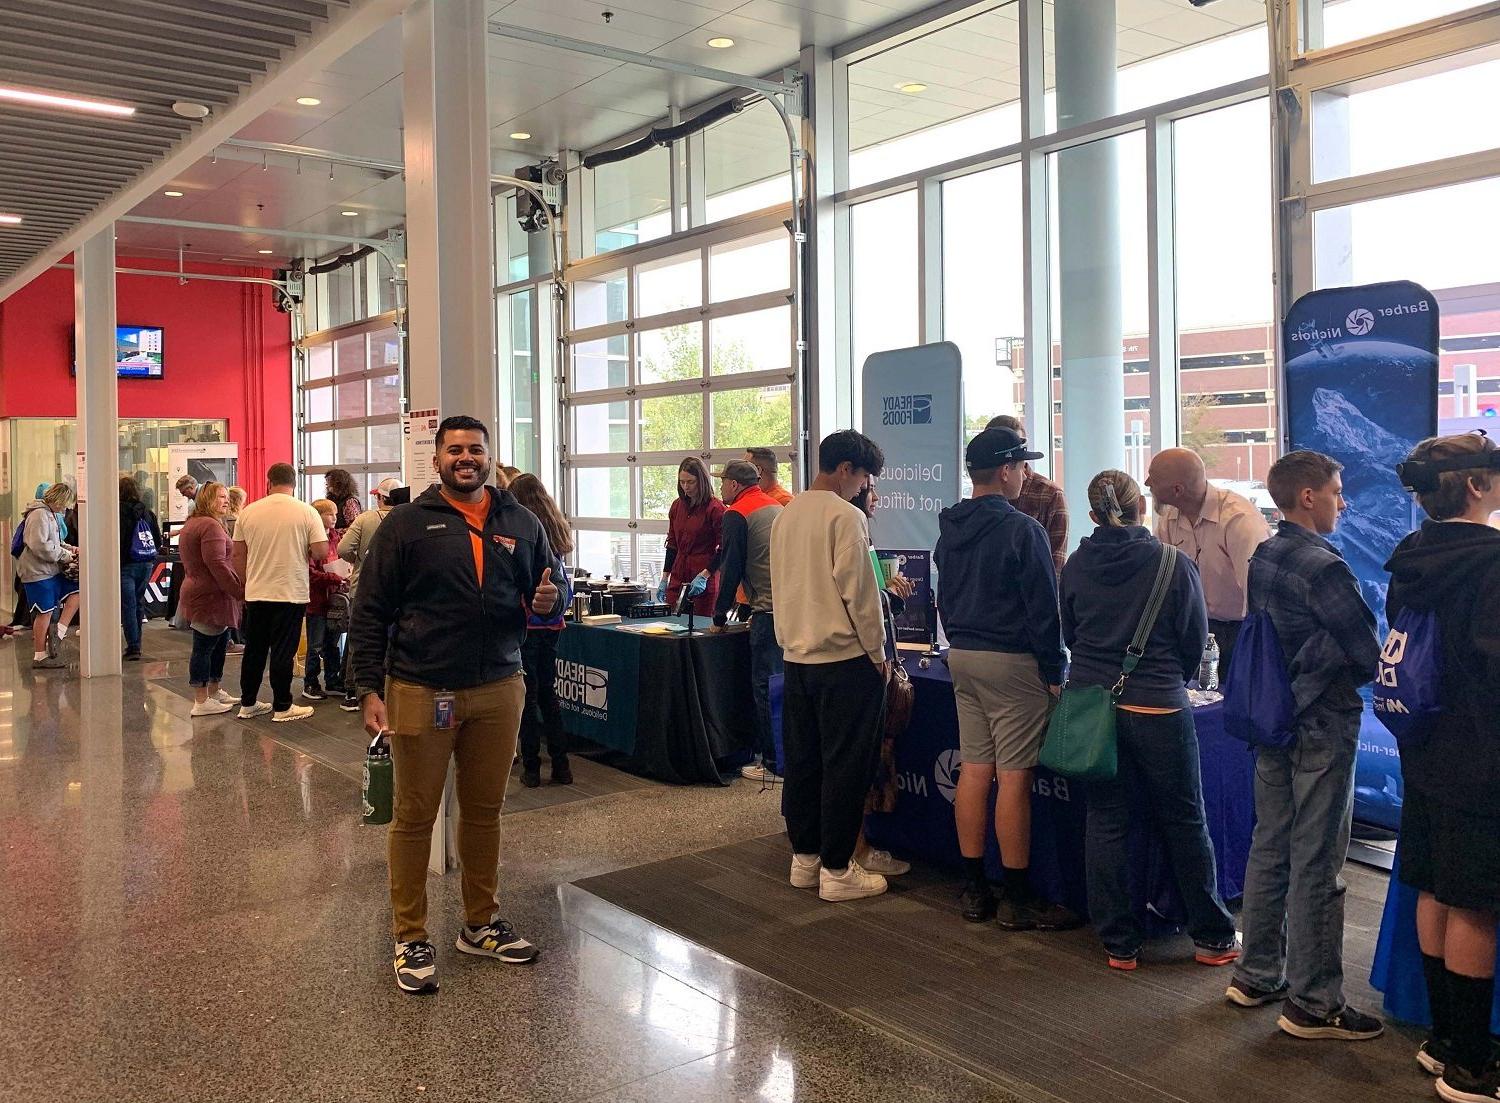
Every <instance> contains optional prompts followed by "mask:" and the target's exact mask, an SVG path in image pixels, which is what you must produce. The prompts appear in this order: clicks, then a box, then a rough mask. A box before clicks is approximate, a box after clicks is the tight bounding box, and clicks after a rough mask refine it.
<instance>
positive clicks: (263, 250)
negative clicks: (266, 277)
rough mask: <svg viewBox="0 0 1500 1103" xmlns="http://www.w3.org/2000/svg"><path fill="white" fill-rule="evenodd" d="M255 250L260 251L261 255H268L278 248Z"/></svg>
mask: <svg viewBox="0 0 1500 1103" xmlns="http://www.w3.org/2000/svg"><path fill="white" fill-rule="evenodd" d="M255 251H256V252H257V253H259V254H260V255H261V256H267V255H268V254H270V253H274V252H275V251H276V250H275V249H257V250H255Z"/></svg>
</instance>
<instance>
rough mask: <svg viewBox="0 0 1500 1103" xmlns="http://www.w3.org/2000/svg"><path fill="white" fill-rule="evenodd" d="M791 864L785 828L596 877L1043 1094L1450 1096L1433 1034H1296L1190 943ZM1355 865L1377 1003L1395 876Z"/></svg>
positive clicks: (773, 968)
mask: <svg viewBox="0 0 1500 1103" xmlns="http://www.w3.org/2000/svg"><path fill="white" fill-rule="evenodd" d="M787 866H788V853H787V849H786V841H785V838H784V837H783V836H780V835H770V836H766V837H764V838H761V839H752V840H749V841H747V842H743V843H736V844H733V845H730V846H724V847H718V848H716V849H713V850H708V851H702V852H699V853H696V854H687V855H683V856H681V857H677V858H671V859H668V860H665V861H661V862H655V863H651V864H649V865H644V866H637V867H635V868H632V869H624V870H620V871H617V872H614V873H609V874H604V875H602V876H599V877H592V878H588V879H586V880H583V881H580V882H578V884H579V887H580V888H583V889H586V890H587V891H589V892H592V893H594V894H595V895H597V896H600V897H602V898H603V899H605V900H608V901H610V902H611V903H614V904H616V905H618V906H620V907H622V908H625V909H626V910H628V911H631V912H633V913H635V914H637V915H639V916H642V917H643V918H646V919H649V920H651V921H652V922H654V923H657V924H659V925H660V926H662V927H665V928H667V929H669V930H671V931H674V932H676V933H678V934H680V935H683V936H685V937H687V938H689V939H692V940H693V941H694V942H697V943H699V944H701V945H703V946H706V947H708V948H709V949H712V950H714V951H717V952H718V953H721V954H723V955H724V956H726V957H728V958H730V959H731V960H733V961H736V962H739V963H741V964H743V965H747V966H749V967H751V968H753V969H756V970H758V971H759V972H761V973H764V974H766V975H767V976H770V977H772V978H774V979H776V980H779V981H781V982H783V983H784V984H786V985H788V986H789V987H791V988H794V989H796V990H798V991H800V992H803V993H805V994H807V995H809V996H812V997H813V998H815V999H817V1000H820V1001H821V1002H823V1003H826V1004H828V1005H830V1006H833V1007H835V1008H838V1009H839V1010H841V1011H844V1012H847V1013H848V1014H850V1015H853V1016H856V1017H857V1018H860V1019H862V1020H864V1021H866V1022H868V1023H870V1024H872V1025H873V1026H876V1027H878V1028H880V1029H882V1030H885V1031H887V1032H889V1033H891V1034H893V1035H896V1036H898V1037H901V1038H903V1039H905V1040H907V1041H909V1042H911V1043H912V1044H914V1045H917V1046H919V1047H921V1048H923V1049H925V1050H928V1051H931V1052H934V1053H938V1054H941V1055H943V1056H945V1057H947V1058H948V1059H950V1060H952V1061H954V1062H956V1063H958V1064H960V1065H962V1066H963V1067H965V1068H967V1069H969V1070H971V1071H973V1072H975V1073H977V1074H978V1075H980V1076H983V1077H985V1078H986V1079H988V1080H990V1081H992V1082H994V1083H996V1084H999V1085H1001V1086H1003V1087H1006V1088H1008V1089H1010V1090H1011V1091H1013V1092H1015V1093H1016V1094H1017V1095H1019V1096H1020V1097H1021V1098H1023V1099H1027V1100H1037V1101H1044V1100H1045V1101H1049V1103H1056V1101H1067V1103H1074V1101H1076V1103H1099V1101H1101V1100H1105V1101H1108V1103H1168V1101H1177V1103H1180V1101H1192V1103H1198V1101H1202V1103H1209V1101H1217V1100H1223V1099H1233V1100H1235V1101H1236V1103H1259V1101H1265V1103H1272V1101H1275V1103H1284V1101H1285V1100H1288V1099H1293V1098H1295V1099H1309V1100H1329V1101H1335V1100H1337V1101H1344V1100H1349V1101H1353V1100H1359V1101H1361V1103H1367V1101H1385V1100H1390V1101H1392V1103H1395V1101H1397V1100H1410V1099H1416V1098H1422V1097H1424V1095H1426V1094H1430V1093H1431V1091H1432V1087H1431V1082H1430V1080H1429V1079H1427V1078H1426V1077H1424V1076H1423V1075H1422V1073H1421V1072H1420V1071H1418V1069H1417V1066H1416V1064H1415V1062H1414V1061H1413V1059H1412V1055H1413V1053H1414V1052H1415V1050H1416V1045H1417V1042H1418V1041H1419V1040H1420V1036H1418V1035H1413V1034H1412V1033H1411V1032H1409V1031H1402V1032H1397V1031H1394V1030H1390V1031H1387V1033H1386V1036H1385V1037H1383V1038H1381V1039H1378V1040H1376V1041H1373V1042H1361V1043H1357V1044H1351V1043H1339V1042H1307V1041H1298V1040H1296V1039H1293V1038H1291V1037H1288V1036H1287V1035H1285V1034H1282V1033H1281V1032H1280V1031H1279V1030H1277V1029H1276V1025H1275V1023H1276V1017H1277V1009H1276V1008H1275V1007H1267V1008H1261V1009H1256V1010H1241V1009H1238V1008H1231V1007H1228V1006H1227V1005H1226V1004H1225V1003H1224V1000H1223V993H1224V988H1225V985H1226V984H1227V983H1228V981H1229V979H1230V972H1229V970H1228V969H1208V968H1204V967H1202V966H1198V965H1195V964H1193V963H1192V959H1191V945H1190V943H1189V942H1188V941H1187V940H1186V939H1185V938H1175V939H1169V940H1165V941H1162V942H1159V943H1153V944H1152V945H1151V946H1150V947H1149V948H1148V951H1147V952H1146V954H1145V955H1143V963H1142V965H1141V968H1140V969H1139V970H1138V971H1137V972H1136V973H1134V974H1123V973H1117V972H1112V971H1111V970H1109V969H1107V968H1106V967H1105V964H1104V955H1103V952H1102V950H1101V949H1100V947H1099V944H1098V942H1097V940H1096V939H1095V938H1094V936H1093V934H1092V933H1091V932H1090V931H1088V930H1080V931H1073V932H1069V933H1065V934H1051V935H1042V934H1007V933H1004V932H1001V931H999V930H998V929H996V928H995V927H993V926H992V925H989V924H985V925H971V924H967V923H964V922H963V920H962V919H961V918H960V917H959V914H958V908H957V895H958V889H959V886H958V884H957V883H956V882H955V881H953V880H951V879H949V878H947V877H945V876H941V875H937V874H933V873H931V872H928V871H923V870H914V871H913V872H912V873H911V874H908V875H907V876H905V877H902V878H899V879H893V882H892V890H891V891H890V892H888V893H887V894H886V895H884V896H881V897H877V898H874V899H871V900H863V901H857V902H853V903H848V904H826V903H823V902H822V901H820V900H819V899H818V897H817V895H816V893H815V892H806V891H799V890H797V889H793V888H792V887H791V886H790V885H789V884H788V883H787ZM1346 877H1347V879H1348V881H1349V892H1348V896H1347V902H1348V904H1347V906H1348V913H1349V924H1348V934H1347V937H1346V942H1345V953H1346V955H1347V956H1346V972H1347V982H1346V985H1347V993H1346V994H1347V998H1348V999H1349V1000H1350V1001H1351V1002H1353V1003H1355V1004H1356V1005H1357V1006H1362V1007H1364V1008H1367V1009H1374V1008H1376V1007H1377V1006H1378V998H1377V996H1376V995H1375V994H1374V993H1372V992H1371V990H1370V989H1369V986H1368V984H1367V978H1368V976H1369V964H1370V959H1371V956H1372V955H1373V953H1374V942H1375V933H1376V929H1377V928H1378V925H1379V921H1380V907H1381V903H1382V901H1383V899H1384V894H1385V875H1384V874H1379V873H1375V872H1372V871H1369V870H1366V869H1363V868H1360V867H1356V866H1352V865H1351V866H1350V867H1349V868H1348V870H1347V872H1346Z"/></svg>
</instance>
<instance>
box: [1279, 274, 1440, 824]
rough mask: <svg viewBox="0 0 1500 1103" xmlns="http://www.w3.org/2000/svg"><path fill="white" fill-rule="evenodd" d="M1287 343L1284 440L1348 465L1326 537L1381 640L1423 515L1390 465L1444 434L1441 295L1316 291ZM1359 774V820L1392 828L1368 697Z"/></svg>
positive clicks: (1389, 785)
mask: <svg viewBox="0 0 1500 1103" xmlns="http://www.w3.org/2000/svg"><path fill="white" fill-rule="evenodd" d="M1282 341H1283V346H1282V347H1283V350H1284V353H1285V364H1286V410H1287V417H1288V427H1287V437H1288V440H1289V441H1290V444H1291V447H1292V448H1311V449H1313V450H1315V451H1318V452H1323V453H1326V454H1327V455H1330V456H1332V457H1333V458H1334V459H1336V460H1338V461H1339V462H1340V463H1342V464H1343V465H1344V472H1343V477H1344V497H1345V499H1346V500H1347V501H1348V503H1349V509H1348V511H1347V512H1346V513H1345V514H1344V516H1343V518H1342V519H1341V520H1340V521H1339V527H1338V531H1337V532H1336V533H1334V535H1333V536H1332V537H1331V538H1330V539H1331V540H1332V541H1333V543H1334V544H1336V545H1337V546H1338V548H1339V550H1340V551H1341V552H1343V554H1344V558H1345V559H1346V560H1347V561H1348V563H1349V567H1350V569H1351V570H1352V571H1353V572H1354V577H1355V578H1357V579H1359V585H1360V589H1361V590H1362V591H1363V592H1364V596H1365V600H1366V601H1367V602H1369V605H1370V608H1371V609H1373V610H1375V615H1376V616H1377V617H1378V618H1379V620H1380V632H1381V638H1384V635H1385V596H1386V590H1387V588H1388V585H1389V580H1388V576H1387V575H1386V573H1385V562H1386V560H1387V559H1388V558H1390V554H1391V552H1392V551H1393V550H1394V549H1395V547H1396V545H1397V544H1398V543H1399V542H1400V541H1401V539H1402V537H1404V536H1405V535H1406V534H1407V533H1408V532H1410V531H1411V530H1412V529H1413V528H1415V527H1416V525H1417V524H1418V522H1419V521H1420V519H1421V515H1420V510H1419V509H1418V508H1417V506H1416V504H1415V503H1414V502H1413V501H1412V498H1411V495H1409V494H1407V493H1406V491H1404V490H1402V489H1401V482H1400V480H1399V479H1397V478H1396V471H1395V467H1396V464H1398V463H1400V462H1401V461H1402V460H1403V459H1405V458H1406V454H1407V453H1408V452H1410V451H1411V449H1412V446H1413V445H1415V444H1416V443H1417V442H1418V441H1419V440H1422V439H1423V438H1424V437H1430V436H1432V435H1433V434H1434V433H1436V432H1437V388H1438V305H1437V300H1436V299H1434V298H1433V297H1432V295H1431V294H1430V293H1428V292H1427V291H1426V290H1425V289H1424V288H1421V287H1419V286H1418V285H1416V284H1414V283H1408V282H1405V281H1401V282H1397V283H1378V284H1371V285H1369V286H1366V287H1336V288H1330V289H1329V290H1326V291H1314V292H1312V293H1311V294H1309V295H1304V296H1303V297H1302V298H1300V299H1298V300H1297V302H1296V303H1295V304H1294V305H1293V306H1292V309H1291V310H1290V311H1289V312H1288V313H1287V317H1286V322H1285V324H1284V326H1283V331H1282ZM1367 692H1368V691H1367ZM1355 775H1356V776H1355V794H1354V818H1355V819H1356V820H1358V821H1359V822H1361V823H1367V824H1374V825H1376V826H1379V827H1384V828H1387V829H1389V830H1396V829H1397V828H1398V827H1399V825H1400V821H1401V804H1402V797H1403V792H1404V790H1403V785H1402V780H1401V766H1400V761H1399V759H1398V758H1397V756H1396V745H1395V741H1394V740H1393V739H1392V738H1391V737H1390V734H1389V733H1388V732H1386V731H1385V729H1384V728H1383V727H1382V726H1381V725H1380V724H1379V723H1377V722H1376V721H1375V720H1374V717H1373V715H1372V714H1371V713H1370V710H1369V707H1368V705H1367V706H1366V709H1365V716H1364V722H1363V723H1362V724H1361V726H1360V735H1359V757H1358V760H1357V763H1356V767H1355Z"/></svg>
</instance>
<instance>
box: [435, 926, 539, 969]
mask: <svg viewBox="0 0 1500 1103" xmlns="http://www.w3.org/2000/svg"><path fill="white" fill-rule="evenodd" d="M456 946H457V948H458V949H459V950H462V951H463V952H464V953H466V954H477V955H478V956H479V957H493V958H499V959H500V960H501V961H503V962H505V963H506V964H507V965H530V964H531V963H532V962H533V961H535V960H536V959H537V958H538V957H540V956H541V951H540V950H538V949H537V948H536V947H535V946H533V945H532V944H531V943H529V942H527V941H526V940H525V939H524V938H522V937H521V936H520V935H518V934H516V929H515V928H514V927H512V926H511V925H510V924H509V923H507V922H506V921H505V920H503V919H492V920H491V921H490V922H488V923H486V924H485V925H484V926H483V927H469V926H464V927H460V928H459V930H458V942H457V943H456Z"/></svg>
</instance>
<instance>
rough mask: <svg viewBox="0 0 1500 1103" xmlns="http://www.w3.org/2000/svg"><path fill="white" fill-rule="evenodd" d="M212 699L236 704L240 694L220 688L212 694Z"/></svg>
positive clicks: (227, 703)
mask: <svg viewBox="0 0 1500 1103" xmlns="http://www.w3.org/2000/svg"><path fill="white" fill-rule="evenodd" d="M214 700H216V701H223V702H224V703H225V704H226V705H237V704H239V703H240V695H239V694H238V693H230V692H229V691H228V690H227V689H221V690H219V692H218V693H216V694H214Z"/></svg>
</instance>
